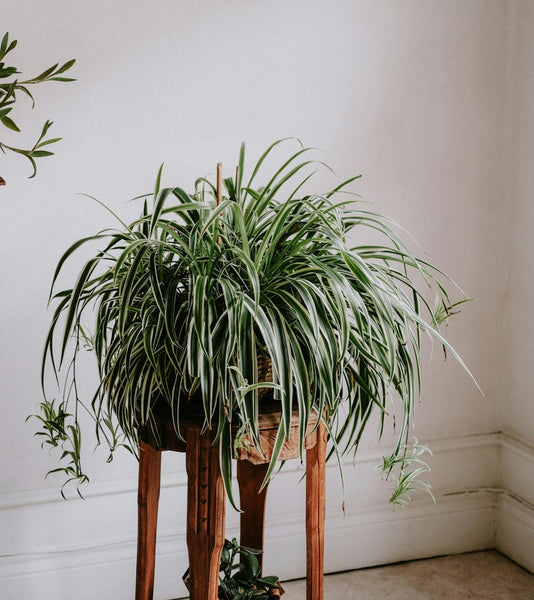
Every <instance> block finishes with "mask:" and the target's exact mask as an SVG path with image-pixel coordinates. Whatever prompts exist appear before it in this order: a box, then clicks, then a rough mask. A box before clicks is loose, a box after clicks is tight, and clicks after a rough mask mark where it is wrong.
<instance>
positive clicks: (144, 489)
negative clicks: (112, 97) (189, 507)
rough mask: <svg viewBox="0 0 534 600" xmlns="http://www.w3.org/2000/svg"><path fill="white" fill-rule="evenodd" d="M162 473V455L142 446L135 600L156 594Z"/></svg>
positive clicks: (148, 599)
mask: <svg viewBox="0 0 534 600" xmlns="http://www.w3.org/2000/svg"><path fill="white" fill-rule="evenodd" d="M160 473H161V452H158V451H157V450H154V449H153V448H151V447H150V446H149V445H148V444H145V443H144V442H141V444H140V448H139V488H138V492H137V511H138V518H137V522H138V525H137V526H138V529H137V573H136V583H135V599H136V600H152V595H153V591H154V570H155V566H156V530H157V524H158V501H159V486H160Z"/></svg>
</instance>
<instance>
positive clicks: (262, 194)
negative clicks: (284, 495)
mask: <svg viewBox="0 0 534 600" xmlns="http://www.w3.org/2000/svg"><path fill="white" fill-rule="evenodd" d="M283 141H284V140H280V141H278V142H275V143H274V144H272V145H271V146H270V147H269V148H268V149H267V150H266V152H265V153H264V154H263V155H261V156H260V158H259V160H258V161H257V162H256V164H255V165H254V167H253V169H252V172H251V173H250V175H248V177H247V178H245V147H244V145H243V146H242V147H241V151H240V155H239V164H238V168H237V172H236V176H235V178H229V179H226V180H225V181H224V193H223V198H222V201H221V203H220V204H218V203H217V202H216V197H217V190H216V188H215V186H214V185H213V184H212V183H211V182H210V181H209V180H207V179H205V178H200V179H199V180H197V181H196V183H195V187H194V191H193V192H192V193H187V192H186V191H184V190H183V189H182V188H180V187H169V188H162V187H161V169H160V172H159V174H158V177H157V181H156V186H155V190H154V193H153V195H152V199H151V201H149V199H148V198H146V199H145V201H144V205H143V209H142V211H141V215H140V217H139V218H138V219H137V220H135V221H134V222H133V223H131V224H129V225H127V224H125V223H123V222H122V221H120V223H121V226H120V227H119V229H117V230H106V231H101V232H99V233H97V234H96V235H93V236H90V237H87V238H84V239H81V240H79V241H77V242H75V243H74V244H73V245H72V246H71V247H70V248H69V249H68V250H67V251H66V252H65V253H64V255H63V256H62V257H61V259H60V261H59V264H58V266H57V269H56V272H55V274H54V279H53V283H52V290H54V288H55V284H56V280H57V277H58V275H59V273H60V272H61V270H62V268H63V265H64V264H65V261H66V260H67V259H69V258H70V257H71V256H72V255H73V254H75V253H76V251H77V250H79V249H80V248H81V247H82V246H85V245H86V244H88V243H97V244H100V247H101V249H100V250H99V251H98V252H96V254H94V256H93V257H92V258H90V259H89V260H88V261H87V262H85V263H84V264H83V265H82V267H81V269H80V273H79V276H78V278H77V281H76V282H75V284H74V285H73V287H72V288H69V289H66V290H63V291H60V292H57V293H55V292H54V291H52V292H51V294H52V295H53V298H52V301H53V303H54V304H55V312H54V315H53V317H52V324H51V327H50V331H49V334H48V337H47V340H46V346H45V353H44V359H43V377H44V373H45V372H46V366H47V365H50V366H51V368H52V371H53V372H54V373H55V376H56V378H57V379H58V381H62V382H63V383H62V386H63V389H64V390H65V395H66V397H67V398H74V401H75V403H76V406H77V407H78V406H80V405H82V406H84V407H85V408H86V409H87V410H88V411H89V412H90V413H91V415H92V417H93V418H94V420H95V424H96V427H97V431H98V432H99V434H100V433H104V435H105V436H106V439H107V441H108V443H110V445H111V446H112V447H114V446H116V445H120V443H122V442H121V441H120V440H119V439H118V436H120V435H121V433H122V434H123V435H124V436H125V438H126V440H127V443H128V444H130V445H131V446H132V447H133V448H136V447H137V432H138V429H139V428H140V427H145V428H149V429H151V430H152V432H153V434H154V436H155V438H156V439H157V437H158V426H157V420H156V413H157V408H158V406H161V405H164V406H166V407H167V409H168V411H169V412H170V414H171V415H172V418H173V422H174V426H175V429H176V432H177V434H178V435H181V429H180V416H181V414H182V412H183V411H184V410H185V409H187V408H188V407H190V406H192V405H193V406H196V407H197V408H198V409H199V410H200V411H201V414H202V415H203V420H204V423H203V426H204V429H205V430H207V429H212V430H215V431H216V441H217V442H218V443H219V444H220V451H221V468H222V473H223V478H224V482H225V486H226V490H227V493H228V494H229V496H230V499H231V500H232V501H233V498H232V486H231V474H232V457H233V442H232V432H233V431H236V430H239V431H240V432H241V433H244V434H246V436H247V437H248V439H249V440H250V441H251V442H252V443H253V444H255V445H256V446H258V447H259V446H260V436H259V424H258V415H259V413H260V411H261V408H262V403H263V402H265V401H267V400H269V401H270V402H276V403H278V405H279V407H280V411H281V420H280V424H279V427H278V431H277V435H276V441H275V444H274V452H273V455H272V459H271V462H270V465H269V469H268V473H267V476H266V481H267V480H268V479H269V478H270V477H271V475H272V473H273V470H274V468H275V463H276V461H277V459H278V456H279V453H280V450H281V448H282V445H283V443H284V441H286V440H287V439H288V438H289V436H290V433H291V415H292V411H293V410H297V411H298V417H299V439H298V442H299V448H300V454H301V457H302V456H303V454H304V436H305V432H306V429H307V426H308V423H309V422H310V419H311V417H312V414H318V415H320V418H321V419H322V420H323V421H324V423H325V424H326V427H327V430H328V433H329V438H330V440H331V451H330V456H332V455H334V456H336V457H337V458H338V459H339V458H340V457H341V456H342V455H343V454H344V453H347V452H356V451H357V448H358V444H359V442H360V439H361V436H362V433H363V431H364V429H365V428H366V426H367V424H368V422H369V419H370V417H371V414H372V413H373V412H377V413H378V415H379V418H380V422H381V424H382V426H383V424H384V422H385V419H386V418H387V417H388V415H389V414H390V410H391V409H390V407H391V406H392V403H393V402H396V401H397V400H398V401H399V405H400V407H401V413H402V418H401V419H400V423H398V424H397V433H398V442H397V445H396V448H395V450H394V452H393V457H399V456H403V455H404V454H405V445H406V443H407V439H408V434H409V430H410V424H411V418H412V414H413V408H414V401H415V399H416V397H417V394H418V389H419V384H420V353H421V334H422V333H424V334H428V335H429V336H430V337H431V338H433V339H435V340H437V341H438V342H439V343H440V344H442V345H443V346H444V347H445V348H447V349H448V351H449V353H450V354H452V355H453V356H454V357H455V358H456V359H457V360H458V361H460V363H461V364H462V365H463V363H462V361H461V359H460V357H459V356H458V355H457V353H456V352H455V351H454V350H453V349H452V348H451V347H450V345H449V344H448V343H447V342H446V341H445V339H444V338H443V337H442V335H441V334H440V332H439V323H440V321H442V320H444V319H445V318H446V316H448V315H449V314H450V313H451V312H452V311H451V310H450V307H451V306H452V303H451V302H450V300H449V296H448V294H447V291H446V289H445V286H444V282H445V283H446V282H447V277H446V276H445V275H444V274H443V273H442V272H441V271H440V270H439V269H437V268H435V267H434V266H432V265H431V264H429V263H428V262H427V261H425V260H422V259H418V258H416V257H415V256H414V255H413V254H412V253H411V252H410V251H409V250H408V248H407V247H406V246H405V245H404V244H403V242H402V241H401V239H400V238H399V237H398V235H397V234H396V232H395V230H394V228H393V226H392V224H391V223H390V221H389V220H388V219H387V218H386V217H383V216H382V215H380V214H378V213H376V212H374V211H372V210H369V208H368V207H367V206H366V205H362V203H361V202H359V201H357V200H356V198H355V197H354V195H353V194H351V193H349V192H348V191H347V189H348V186H349V185H350V184H351V183H352V182H353V181H354V180H356V179H357V177H354V178H351V179H349V180H347V181H345V182H343V183H341V184H340V185H338V186H336V187H335V188H334V189H332V190H330V191H327V192H326V193H318V194H308V193H303V191H302V190H303V189H304V186H305V185H308V186H309V180H310V177H311V176H312V175H313V172H312V173H311V174H310V169H311V168H315V167H316V166H317V164H316V163H314V162H313V161H311V160H310V159H309V158H308V152H309V149H308V148H304V147H302V146H300V145H299V147H298V149H297V150H296V151H293V152H291V153H289V155H288V156H287V157H286V158H285V159H283V161H282V164H281V165H280V166H279V167H277V168H275V169H274V171H273V172H269V173H267V174H264V173H263V172H264V171H266V169H265V165H266V164H267V162H270V161H267V162H266V159H267V158H271V156H270V155H271V154H272V153H273V152H274V151H275V149H277V150H278V148H277V147H278V146H279V145H280V144H281V143H282V142H283ZM260 174H263V176H264V183H263V185H262V186H258V185H256V180H257V178H259V176H260ZM368 230H371V231H372V232H373V233H374V234H376V235H377V236H379V241H381V242H382V243H381V244H378V245H369V244H363V243H362V244H358V245H355V246H353V245H351V243H350V241H349V240H351V239H352V240H358V239H362V238H365V239H366V238H367V237H368V236H366V235H364V234H365V232H366V231H368ZM432 289H433V290H434V292H435V293H436V294H437V296H438V301H437V303H436V307H437V312H438V314H437V315H435V314H434V313H435V309H434V306H433V305H432V304H431V303H429V300H428V297H429V290H432ZM87 321H89V322H91V321H92V324H93V326H92V327H91V329H92V331H94V333H93V334H92V335H91V336H90V338H91V339H90V344H89V345H90V347H91V348H92V350H93V352H94V355H95V357H96V361H97V364H98V369H99V375H100V384H99V385H98V388H97V390H96V392H95V394H94V397H93V398H92V401H91V402H90V403H82V401H81V400H80V398H79V396H78V392H77V385H76V369H75V365H76V358H77V356H78V354H79V351H80V349H81V345H80V343H81V342H85V345H87V341H86V340H87V337H88V334H87V333H86V331H88V328H87ZM265 361H267V362H268V363H269V364H270V367H271V368H270V369H269V375H268V376H266V375H265V371H264V370H262V369H261V368H260V367H259V364H261V363H262V362H265ZM464 366H465V365H464ZM62 368H66V372H65V373H63V371H62ZM396 399H397V400H396ZM76 414H77V413H76ZM74 419H75V421H76V422H77V417H76V416H75V418H74ZM115 420H116V422H117V423H118V426H119V429H118V430H117V429H116V428H114V427H115V426H114V425H113V422H114V421H115ZM110 428H111V432H112V433H111V434H110Z"/></svg>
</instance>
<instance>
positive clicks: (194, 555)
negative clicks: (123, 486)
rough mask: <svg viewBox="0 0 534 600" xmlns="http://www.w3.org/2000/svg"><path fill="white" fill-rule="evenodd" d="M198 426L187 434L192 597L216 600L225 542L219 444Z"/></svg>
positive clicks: (190, 429)
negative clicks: (202, 432) (213, 441)
mask: <svg viewBox="0 0 534 600" xmlns="http://www.w3.org/2000/svg"><path fill="white" fill-rule="evenodd" d="M200 431H201V430H200V428H193V427H191V428H188V430H187V434H186V469H187V549H188V552H189V568H190V586H191V589H190V594H191V596H190V597H191V600H217V591H218V587H219V567H220V562H221V552H222V548H223V545H224V499H225V496H224V485H223V480H222V477H221V471H220V466H219V446H218V444H216V445H215V446H212V445H211V442H212V435H211V432H209V431H208V432H206V433H204V434H202V435H201V433H200Z"/></svg>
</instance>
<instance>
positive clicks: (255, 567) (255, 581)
mask: <svg viewBox="0 0 534 600" xmlns="http://www.w3.org/2000/svg"><path fill="white" fill-rule="evenodd" d="M258 554H261V550H254V549H252V548H244V547H243V546H240V545H239V543H238V542H237V540H236V539H235V538H233V539H232V540H225V541H224V547H223V550H222V555H221V569H220V575H219V600H273V598H280V596H282V594H283V593H284V590H283V588H282V587H281V585H280V581H279V580H278V577H276V576H275V575H266V576H264V577H262V576H261V567H260V563H259V561H258V559H257V555H258ZM183 580H184V583H185V585H186V586H187V588H188V589H189V569H187V571H186V572H185V574H184V576H183Z"/></svg>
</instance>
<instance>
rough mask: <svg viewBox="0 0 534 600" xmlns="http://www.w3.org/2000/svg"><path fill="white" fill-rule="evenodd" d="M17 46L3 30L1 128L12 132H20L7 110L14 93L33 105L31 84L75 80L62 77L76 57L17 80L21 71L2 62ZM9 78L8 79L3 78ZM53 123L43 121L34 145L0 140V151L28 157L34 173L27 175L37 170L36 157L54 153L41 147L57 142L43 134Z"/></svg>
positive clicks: (15, 97)
mask: <svg viewBox="0 0 534 600" xmlns="http://www.w3.org/2000/svg"><path fill="white" fill-rule="evenodd" d="M16 45H17V40H13V41H11V42H10V41H9V34H8V33H6V34H5V35H4V37H3V38H2V41H1V42H0V122H1V123H2V125H3V126H4V127H6V128H7V129H10V130H11V131H15V132H20V128H19V126H18V125H17V124H16V123H15V122H14V121H13V119H12V118H11V116H9V115H10V113H11V111H12V110H13V108H14V105H15V102H16V101H17V93H18V92H22V93H23V94H24V95H26V96H27V97H28V98H30V100H31V103H32V108H33V106H35V101H34V98H33V96H32V93H31V91H30V87H31V86H32V85H36V84H39V83H44V82H46V81H62V82H68V81H75V80H74V79H71V78H70V77H65V76H64V75H63V73H65V72H66V71H68V70H69V69H70V68H71V67H72V66H73V65H74V63H75V60H74V59H72V60H69V61H67V62H66V63H64V64H63V65H60V64H59V63H57V64H55V65H53V66H51V67H49V68H48V69H45V70H44V71H43V72H42V73H40V74H39V75H37V76H35V77H30V78H29V79H24V80H22V81H21V80H19V78H17V75H19V74H20V71H19V70H18V69H17V67H12V66H8V65H7V64H6V63H5V57H6V55H7V54H8V53H9V52H11V51H12V50H13V49H14V48H15V47H16ZM7 79H10V80H9V81H6V80H7ZM51 126H52V121H46V122H45V124H44V125H43V128H42V130H41V133H40V135H39V137H38V138H37V141H36V142H35V143H34V144H33V146H32V147H31V148H28V149H23V148H17V147H14V146H9V145H7V144H6V143H4V142H2V141H0V150H1V151H2V152H4V153H5V152H6V150H9V151H11V152H15V153H17V154H21V155H22V156H24V157H25V158H27V159H28V160H29V161H30V163H31V165H32V168H33V172H32V174H31V175H30V177H34V176H35V174H36V173H37V165H36V162H35V159H37V158H43V157H45V156H52V155H53V154H54V153H53V152H51V151H50V150H49V149H48V148H47V149H46V150H44V149H43V148H45V147H48V146H49V145H50V144H53V143H55V142H58V141H59V140H60V139H61V138H48V139H47V138H46V134H47V133H48V130H49V129H50V127H51Z"/></svg>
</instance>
